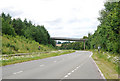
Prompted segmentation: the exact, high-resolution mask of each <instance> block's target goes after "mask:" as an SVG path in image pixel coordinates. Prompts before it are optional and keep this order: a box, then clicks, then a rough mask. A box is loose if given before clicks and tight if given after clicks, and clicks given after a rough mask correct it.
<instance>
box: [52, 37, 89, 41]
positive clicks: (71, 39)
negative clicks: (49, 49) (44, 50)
mask: <svg viewBox="0 0 120 81" xmlns="http://www.w3.org/2000/svg"><path fill="white" fill-rule="evenodd" d="M51 39H52V40H67V41H86V40H87V39H82V38H80V39H79V38H66V37H51Z"/></svg>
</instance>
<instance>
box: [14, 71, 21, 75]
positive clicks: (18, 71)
mask: <svg viewBox="0 0 120 81" xmlns="http://www.w3.org/2000/svg"><path fill="white" fill-rule="evenodd" d="M22 72H23V71H18V72H15V73H13V74H18V73H22Z"/></svg>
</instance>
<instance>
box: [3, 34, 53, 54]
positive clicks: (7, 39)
mask: <svg viewBox="0 0 120 81" xmlns="http://www.w3.org/2000/svg"><path fill="white" fill-rule="evenodd" d="M39 46H40V49H39ZM51 50H55V49H54V48H53V47H52V46H51V45H41V44H39V43H38V42H36V41H34V40H30V39H26V38H25V37H22V36H21V37H20V36H16V37H12V36H10V35H3V36H2V54H15V53H30V52H43V51H51Z"/></svg>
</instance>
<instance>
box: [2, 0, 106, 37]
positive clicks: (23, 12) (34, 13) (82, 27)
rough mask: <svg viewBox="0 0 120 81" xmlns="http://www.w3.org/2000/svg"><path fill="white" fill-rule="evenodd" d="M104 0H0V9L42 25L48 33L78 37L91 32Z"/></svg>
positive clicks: (94, 27)
mask: <svg viewBox="0 0 120 81" xmlns="http://www.w3.org/2000/svg"><path fill="white" fill-rule="evenodd" d="M104 2H105V0H0V13H2V12H4V13H6V14H7V13H9V14H10V15H11V16H12V17H13V18H21V19H22V20H24V19H25V18H26V19H27V20H31V21H32V23H33V24H35V25H44V26H45V28H46V29H47V30H48V32H49V34H50V36H51V37H69V38H82V37H83V36H87V35H88V33H92V34H93V33H94V31H95V30H96V29H97V26H98V25H99V24H100V23H99V21H98V20H97V18H98V17H99V16H100V15H99V12H100V10H102V9H104Z"/></svg>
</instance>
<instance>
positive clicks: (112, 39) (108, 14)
mask: <svg viewBox="0 0 120 81" xmlns="http://www.w3.org/2000/svg"><path fill="white" fill-rule="evenodd" d="M104 6H105V9H103V10H101V11H100V17H99V18H98V20H99V21H100V25H99V26H98V28H97V30H96V31H95V33H94V34H93V35H91V34H88V41H87V42H86V44H87V45H86V46H87V48H88V49H93V48H97V47H98V46H100V47H101V49H103V50H105V51H109V52H114V53H120V2H106V3H105V4H104Z"/></svg>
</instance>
